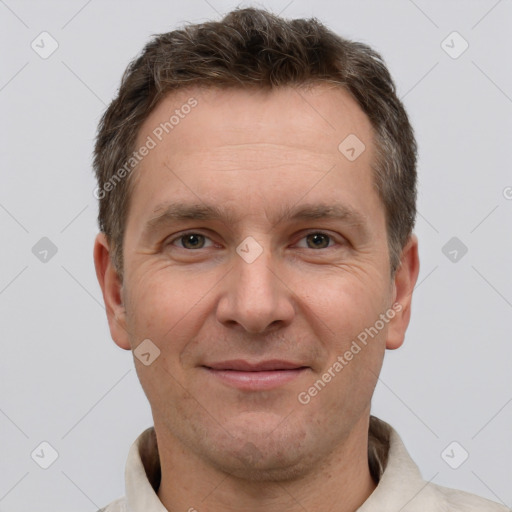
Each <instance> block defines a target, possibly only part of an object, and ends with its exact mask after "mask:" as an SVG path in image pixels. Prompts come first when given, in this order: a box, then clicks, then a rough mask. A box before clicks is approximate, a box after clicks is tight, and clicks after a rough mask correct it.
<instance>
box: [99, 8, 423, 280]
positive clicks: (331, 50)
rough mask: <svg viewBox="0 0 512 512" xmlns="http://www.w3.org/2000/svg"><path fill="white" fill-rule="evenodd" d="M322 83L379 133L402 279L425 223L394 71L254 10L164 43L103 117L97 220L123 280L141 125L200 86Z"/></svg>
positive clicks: (382, 177) (384, 191) (393, 255)
mask: <svg viewBox="0 0 512 512" xmlns="http://www.w3.org/2000/svg"><path fill="white" fill-rule="evenodd" d="M317 83H329V84H336V85H338V86H340V87H342V88H343V89H345V90H346V91H348V92H349V93H350V94H351V95H352V97H353V98H354V99H355V100H356V101H357V103H358V104H359V106H360V108H361V109H362V110H363V111H364V112H365V114H366V115H367V116H368V118H369V119H370V122H371V124H372V126H373V130H374V133H375V150H376V155H377V156H376V158H375V162H373V165H372V167H373V172H374V184H375V187H376V190H377V193H378V195H379V197H380V199H381V200H382V202H383V204H384V207H385V211H386V225H387V237H388V246H389V253H390V262H391V273H392V274H394V272H395V270H396V269H397V268H398V266H399V264H400V255H401V251H402V249H403V247H404V245H405V244H406V243H407V241H408V239H409V237H410V235H411V233H412V229H413V227H414V222H415V217H416V141H415V139H414V134H413V130H412V127H411V125H410V123H409V120H408V118H407V114H406V112H405V109H404V107H403V105H402V103H401V101H400V100H399V99H398V97H397V95H396V91H395V85H394V83H393V80H392V78H391V76H390V74H389V71H388V70H387V68H386V65H385V64H384V62H383V60H382V58H381V56H380V55H379V54H378V53H377V52H375V51H374V50H372V49H371V48H370V47H369V46H367V45H365V44H362V43H359V42H354V41H349V40H346V39H343V38H342V37H340V36H338V35H336V34H335V33H333V32H332V31H330V30H329V29H327V28H326V27H325V26H324V25H323V24H321V23H320V22H319V21H318V20H316V19H308V20H305V19H295V20H284V19H282V18H280V17H278V16H275V15H273V14H271V13H269V12H266V11H264V10H260V9H254V8H248V9H237V10H234V11H232V12H230V13H229V14H227V15H226V16H225V17H224V18H223V19H222V20H221V21H218V22H207V23H202V24H196V25H189V26H186V27H185V28H182V29H180V30H174V31H172V32H168V33H165V34H160V35H158V36H155V37H154V38H153V39H152V40H151V41H150V42H149V43H148V44H147V45H146V46H145V48H144V49H143V51H142V53H141V54H140V56H139V57H137V58H136V59H135V60H134V61H132V62H131V63H130V65H129V66H128V68H127V69H126V71H125V73H124V75H123V78H122V81H121V86H120V88H119V92H118V95H117V97H116V98H115V99H114V100H113V101H112V103H111V104H110V105H109V107H108V108H107V110H106V112H105V113H104V115H103V117H102V119H101V122H100V124H99V129H98V136H97V139H96V145H95V149H94V169H95V172H96V177H97V180H98V188H97V189H96V191H98V192H97V194H96V197H98V198H99V200H100V202H99V215H98V221H99V226H100V229H101V231H103V232H104V233H105V234H106V236H107V239H108V240H109V243H110V244H111V248H112V258H113V262H114V264H115V266H116V269H117V270H118V272H119V273H120V275H122V270H123V254H122V243H123V237H124V230H125V225H126V218H127V214H128V208H129V200H130V193H131V187H130V183H131V181H132V180H131V175H130V176H128V178H127V179H119V177H120V176H121V175H122V176H123V177H124V175H126V174H127V172H126V170H125V172H124V173H121V174H120V172H121V169H122V168H123V165H125V163H126V162H127V161H128V160H129V159H130V157H131V155H132V153H133V152H134V150H135V141H136V137H137V135H138V132H139V129H140V127H141V125H142V123H143V122H144V121H145V119H146V118H147V117H148V116H149V114H150V113H151V111H152V110H153V109H154V108H155V106H156V104H157V103H158V102H159V101H160V100H161V99H162V98H163V97H164V96H165V95H167V94H168V93H170V92H172V91H176V90H178V89H185V88H187V87H191V86H194V85H200V86H208V87H219V88H228V87H239V88H247V87H251V86H252V87H259V88H265V89H272V88H274V87H280V86H306V85H314V84H317ZM116 178H117V179H116ZM114 179H115V181H113V180H114ZM109 184H110V185H109ZM107 190H108V191H109V193H108V194H106V191H107Z"/></svg>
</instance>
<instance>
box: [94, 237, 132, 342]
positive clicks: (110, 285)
mask: <svg viewBox="0 0 512 512" xmlns="http://www.w3.org/2000/svg"><path fill="white" fill-rule="evenodd" d="M94 266H95V267H96V277H97V278H98V282H99V284H100V287H101V291H102V293H103V301H104V302H105V309H106V311H107V319H108V325H109V328H110V335H111V336H112V339H113V340H114V341H115V343H116V344H117V345H119V346H120V347H121V348H124V349H125V350H130V349H131V347H130V338H129V336H128V331H127V329H126V310H125V307H124V304H123V295H122V287H123V286H122V282H121V279H120V277H119V275H118V273H117V271H116V269H115V267H114V265H113V263H112V258H111V254H110V248H109V243H108V241H107V237H106V236H105V234H104V233H98V235H97V236H96V240H95V242H94Z"/></svg>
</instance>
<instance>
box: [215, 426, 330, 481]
mask: <svg viewBox="0 0 512 512" xmlns="http://www.w3.org/2000/svg"><path fill="white" fill-rule="evenodd" d="M230 432H233V430H232V429H230ZM307 438H308V436H307V433H306V432H304V431H302V432H292V431H290V430H288V431H283V430H282V429H279V428H275V427H274V430H273V431H271V430H270V429H265V430H263V431H262V430H259V431H254V428H251V429H240V430H238V431H237V432H236V436H233V437H231V436H229V437H227V436H226V435H225V432H224V435H221V439H218V440H217V441H218V442H216V443H215V445H214V447H213V446H212V445H210V446H209V447H207V449H206V451H207V452H209V453H208V455H207V457H208V458H209V459H210V463H211V464H212V465H213V466H215V467H216V468H217V469H219V470H221V471H222V472H224V473H228V474H230V475H231V476H233V477H235V478H239V479H241V480H250V481H259V482H284V481H287V480H294V479H297V478H300V477H301V476H303V475H306V474H307V473H308V472H310V471H311V470H312V467H313V466H314V465H315V463H317V462H318V460H317V459H320V458H321V455H320V454H319V453H318V450H314V449H311V450H308V445H309V444H311V446H313V445H314V443H308V442H307ZM205 448H206V447H205ZM212 448H213V450H212Z"/></svg>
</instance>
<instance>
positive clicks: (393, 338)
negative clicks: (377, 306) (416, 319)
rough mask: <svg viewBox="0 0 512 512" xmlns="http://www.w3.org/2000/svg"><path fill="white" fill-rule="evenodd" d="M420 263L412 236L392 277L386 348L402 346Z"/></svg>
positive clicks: (414, 238)
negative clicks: (391, 310) (389, 319)
mask: <svg viewBox="0 0 512 512" xmlns="http://www.w3.org/2000/svg"><path fill="white" fill-rule="evenodd" d="M419 269H420V262H419V256H418V238H417V237H416V235H414V234H412V235H411V236H410V238H409V241H408V242H407V244H406V245H405V247H404V248H403V250H402V255H401V258H400V266H399V268H398V269H397V271H396V273H395V277H394V285H393V288H394V301H393V305H392V306H393V310H394V311H395V312H396V314H395V317H394V318H393V320H392V321H391V322H390V324H389V327H388V332H387V338H386V348H387V349H389V350H395V349H397V348H399V347H401V346H402V344H403V342H404V338H405V331H406V330H407V326H408V325H409V321H410V319H411V302H412V293H413V291H414V287H415V286H416V281H417V280H418V274H419Z"/></svg>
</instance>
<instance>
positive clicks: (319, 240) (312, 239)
mask: <svg viewBox="0 0 512 512" xmlns="http://www.w3.org/2000/svg"><path fill="white" fill-rule="evenodd" d="M306 240H307V245H308V248H310V249H325V248H326V247H329V243H330V241H331V238H330V236H329V235H326V234H325V233H311V234H309V235H307V236H306Z"/></svg>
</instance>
